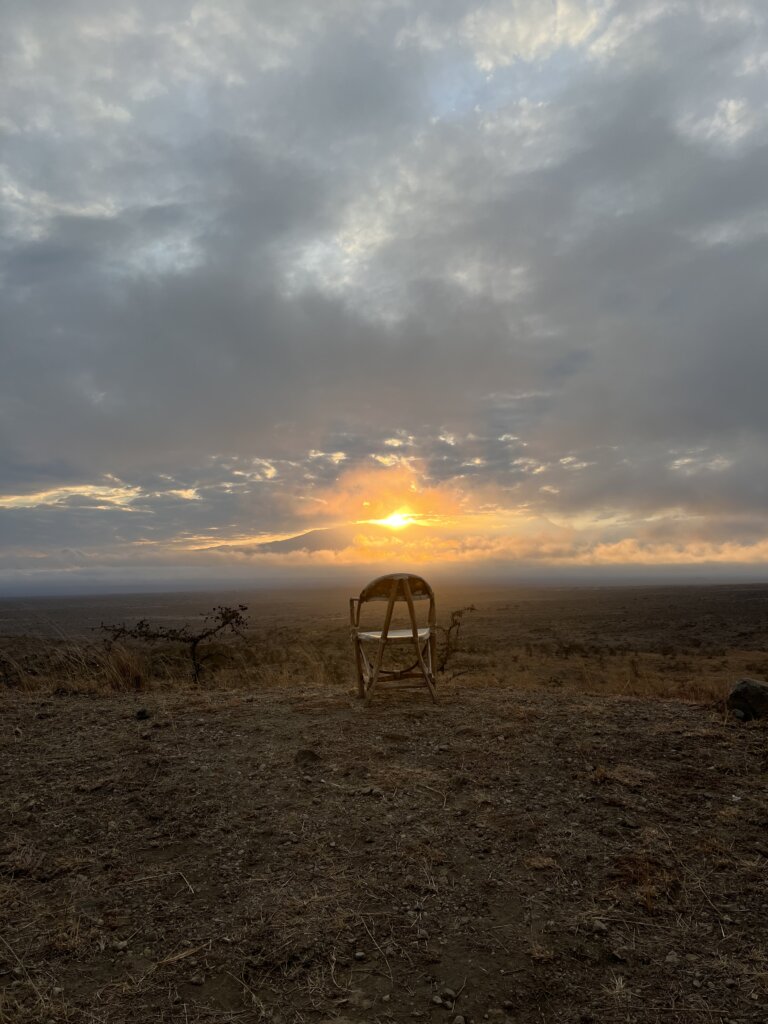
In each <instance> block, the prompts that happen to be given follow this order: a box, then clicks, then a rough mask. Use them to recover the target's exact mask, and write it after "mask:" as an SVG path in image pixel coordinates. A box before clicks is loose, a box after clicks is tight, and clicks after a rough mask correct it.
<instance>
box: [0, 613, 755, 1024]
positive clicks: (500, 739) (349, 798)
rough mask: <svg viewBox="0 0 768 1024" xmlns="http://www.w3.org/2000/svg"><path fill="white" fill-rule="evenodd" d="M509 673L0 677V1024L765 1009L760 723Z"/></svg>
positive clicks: (647, 1015)
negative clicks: (284, 679) (0, 680)
mask: <svg viewBox="0 0 768 1024" xmlns="http://www.w3.org/2000/svg"><path fill="white" fill-rule="evenodd" d="M649 628H650V627H649ZM761 628H762V627H761ZM479 635H480V634H478V636H479ZM476 640H477V636H476ZM582 640H583V638H582ZM510 642H511V641H510ZM528 642H530V637H521V639H520V644H521V645H524V644H525V643H528ZM607 642H608V641H606V643H607ZM718 642H719V641H718ZM750 642H751V641H750ZM635 646H636V645H635ZM471 656H472V655H471V652H470V654H468V655H467V657H471ZM521 656H523V655H522V654H521ZM579 656H580V657H582V655H579ZM719 656H720V655H715V657H719ZM583 657H588V654H585V655H583ZM569 664H570V662H569ZM481 675H482V674H481ZM513 682H514V681H513V680H512V681H510V682H508V683H504V684H501V683H499V682H498V681H497V680H496V681H494V680H493V679H491V680H487V679H486V680H485V681H482V680H481V679H480V678H479V677H478V678H477V679H476V678H474V677H473V678H472V679H469V678H468V677H459V678H456V679H454V681H453V682H448V683H443V685H442V700H441V703H440V704H439V705H438V706H433V705H432V704H431V703H429V702H428V700H426V699H425V698H424V697H423V696H422V695H421V694H402V693H401V694H387V695H385V694H382V695H381V696H380V697H379V698H377V699H376V700H375V701H374V702H373V703H372V704H371V706H370V707H366V706H364V705H363V704H362V703H360V702H358V701H357V700H356V699H355V698H354V696H353V695H352V691H351V687H350V686H349V685H348V684H346V683H345V684H341V683H334V684H330V683H329V682H328V681H327V680H326V681H325V682H324V683H323V682H317V681H314V682H312V683H311V684H305V685H298V684H294V685H286V684H283V685H273V686H269V687H265V688H262V689H250V690H249V689H240V690H237V691H231V690H227V689H222V690H215V691H208V692H200V691H196V692H193V691H190V690H186V691H179V690H176V691H169V690H162V689H159V690H157V691H150V692H139V693H130V694H124V693H118V694H107V695H103V694H96V695H78V694H73V693H71V692H70V693H67V692H64V691H62V692H61V693H60V694H59V695H54V694H51V693H35V692H31V693H27V692H19V691H18V690H16V689H13V688H10V689H7V690H6V691H5V692H4V693H3V694H2V698H1V699H0V709H1V710H2V719H0V1021H2V1022H3V1024H17V1022H18V1024H22V1022H24V1024H45V1022H51V1024H53V1022H63V1021H67V1022H71V1024H80V1022H82V1024H86V1022H87V1024H107V1022H109V1024H117V1022H123V1021H126V1022H127V1021H131V1022H149V1021H152V1022H164V1024H193V1022H195V1024H196V1022H206V1024H216V1022H218V1024H230V1022H232V1024H234V1022H242V1024H246V1022H260V1021H270V1022H273V1024H280V1022H285V1024H289V1022H294V1021H296V1022H301V1024H320V1022H326V1021H327V1022H330V1021H336V1022H337V1024H349V1022H357V1021H360V1022H362V1021H371V1022H374V1021H378V1022H382V1024H386V1022H389V1021H406V1020H408V1021H413V1020H423V1021H424V1022H425V1024H426V1022H430V1024H436V1022H443V1021H444V1022H446V1024H448V1022H455V1021H457V1019H458V1018H463V1019H464V1020H465V1021H466V1022H472V1024H475V1022H481V1021H485V1020H488V1021H496V1022H498V1024H504V1022H514V1021H517V1022H520V1024H522V1022H552V1024H554V1022H568V1024H602V1022H614V1021H615V1022H619V1021H622V1022H669V1024H674V1022H678V1021H679V1022H686V1024H688V1022H694V1021H695V1022H699V1021H701V1022H728V1021H733V1022H746V1021H750V1022H765V1021H767V1020H768V947H767V940H768V873H767V871H766V868H767V867H768V789H767V784H768V743H767V742H766V741H767V740H768V729H767V728H766V726H765V725H764V724H763V723H750V724H748V725H744V724H739V723H737V722H735V721H734V720H732V719H730V718H728V717H726V716H725V715H724V713H723V712H722V711H721V710H717V708H715V707H714V706H713V705H712V704H711V703H709V704H694V703H685V702H682V701H679V700H671V699H667V700H660V699H651V698H638V697H630V696H615V695H614V696H605V695H590V696H588V695H584V694H578V693H571V692H565V691H558V690H557V689H556V688H553V687H552V686H549V687H545V686H544V685H543V684H542V685H541V686H540V687H539V688H538V689H525V690H523V689H520V688H518V687H515V686H514V685H513ZM458 1024H461V1020H460V1019H458Z"/></svg>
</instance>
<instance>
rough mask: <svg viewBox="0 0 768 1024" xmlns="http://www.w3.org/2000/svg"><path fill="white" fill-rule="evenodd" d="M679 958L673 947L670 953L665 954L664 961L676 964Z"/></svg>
mask: <svg viewBox="0 0 768 1024" xmlns="http://www.w3.org/2000/svg"><path fill="white" fill-rule="evenodd" d="M679 959H680V957H679V956H678V955H677V953H676V952H675V951H674V949H673V950H672V951H671V952H670V953H667V955H666V956H665V957H664V962H665V963H668V964H676V963H677V962H678V960H679Z"/></svg>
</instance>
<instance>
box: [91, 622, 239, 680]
mask: <svg viewBox="0 0 768 1024" xmlns="http://www.w3.org/2000/svg"><path fill="white" fill-rule="evenodd" d="M247 611H248V606H247V605H244V604H239V605H237V606H235V607H234V608H231V607H229V606H227V605H223V604H220V605H216V607H215V608H214V609H213V611H211V612H209V613H208V614H207V615H206V616H205V618H204V619H203V624H202V626H201V627H200V628H199V629H196V630H195V629H193V628H192V627H191V626H190V625H189V624H188V623H185V624H184V625H183V626H178V627H169V626H152V625H150V623H149V620H148V619H140V620H139V621H138V622H137V623H136V625H135V626H126V625H125V623H122V624H119V625H113V626H107V625H105V624H104V623H103V622H102V624H101V626H99V629H100V630H101V631H102V632H104V633H106V634H107V645H108V646H111V645H112V644H113V643H116V642H117V641H118V640H139V641H143V642H144V643H148V644H155V643H174V644H181V645H182V646H184V647H186V648H187V650H188V653H189V658H190V661H191V662H192V678H193V679H194V681H195V682H196V683H199V682H200V677H201V675H202V672H203V666H204V664H205V662H206V661H207V660H208V658H209V657H210V656H211V652H210V651H205V650H203V649H202V648H203V647H204V646H205V645H206V644H207V643H209V642H210V641H211V640H213V639H214V638H215V637H221V636H224V635H225V634H227V633H233V634H235V635H236V636H239V637H241V638H242V639H245V637H244V635H243V630H244V629H245V628H246V627H247V626H248V618H247V616H246V615H244V614H243V613H244V612H247Z"/></svg>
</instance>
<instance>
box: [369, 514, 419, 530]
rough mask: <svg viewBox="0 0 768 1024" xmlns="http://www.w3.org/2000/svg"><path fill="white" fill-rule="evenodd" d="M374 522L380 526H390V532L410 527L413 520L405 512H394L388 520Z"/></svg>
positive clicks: (375, 520)
mask: <svg viewBox="0 0 768 1024" xmlns="http://www.w3.org/2000/svg"><path fill="white" fill-rule="evenodd" d="M372 522H374V523H378V525H379V526H388V527H389V528H390V530H402V528H403V527H404V526H409V525H410V524H411V523H412V522H413V520H412V519H411V517H410V516H409V515H407V514H406V513H404V512H393V513H392V514H391V515H389V516H387V518H386V519H374V520H372Z"/></svg>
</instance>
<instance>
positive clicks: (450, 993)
mask: <svg viewBox="0 0 768 1024" xmlns="http://www.w3.org/2000/svg"><path fill="white" fill-rule="evenodd" d="M440 995H441V996H442V998H443V999H455V998H456V993H455V992H454V990H453V989H452V988H444V989H443V991H442V992H441V993H440Z"/></svg>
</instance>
